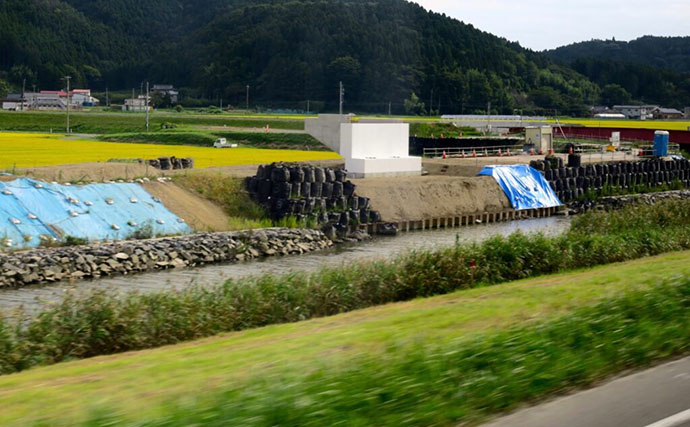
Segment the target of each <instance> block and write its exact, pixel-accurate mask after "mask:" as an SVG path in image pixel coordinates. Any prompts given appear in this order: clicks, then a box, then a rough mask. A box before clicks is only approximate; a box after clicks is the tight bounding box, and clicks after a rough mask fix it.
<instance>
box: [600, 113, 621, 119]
mask: <svg viewBox="0 0 690 427" xmlns="http://www.w3.org/2000/svg"><path fill="white" fill-rule="evenodd" d="M594 118H595V119H619V120H620V119H627V117H625V114H621V113H599V114H595V115H594Z"/></svg>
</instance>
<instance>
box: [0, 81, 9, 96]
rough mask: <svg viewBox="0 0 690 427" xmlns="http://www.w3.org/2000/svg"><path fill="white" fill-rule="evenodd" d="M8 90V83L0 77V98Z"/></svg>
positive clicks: (5, 94)
mask: <svg viewBox="0 0 690 427" xmlns="http://www.w3.org/2000/svg"><path fill="white" fill-rule="evenodd" d="M9 92H10V85H9V83H7V82H6V81H4V80H3V79H0V98H4V97H6V96H7V94H8V93H9Z"/></svg>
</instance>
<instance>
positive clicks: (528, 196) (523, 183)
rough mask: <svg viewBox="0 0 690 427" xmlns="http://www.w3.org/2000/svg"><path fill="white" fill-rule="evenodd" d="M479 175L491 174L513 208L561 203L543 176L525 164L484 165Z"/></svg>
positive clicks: (557, 204) (553, 205)
mask: <svg viewBox="0 0 690 427" xmlns="http://www.w3.org/2000/svg"><path fill="white" fill-rule="evenodd" d="M479 175H487V176H493V177H494V178H495V179H496V181H498V184H499V185H500V186H501V188H503V191H504V192H505V193H506V196H508V200H510V204H511V205H512V206H513V208H514V209H515V210H524V209H536V208H552V207H556V206H560V205H561V201H560V200H558V197H557V196H556V193H555V192H554V191H553V189H552V188H551V187H550V186H549V183H548V182H547V181H546V179H544V176H543V175H542V174H541V173H540V172H539V171H538V170H536V169H533V168H531V167H529V166H527V165H512V166H486V167H485V168H484V169H482V170H481V172H479Z"/></svg>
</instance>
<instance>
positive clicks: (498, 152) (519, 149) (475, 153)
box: [422, 144, 536, 158]
mask: <svg viewBox="0 0 690 427" xmlns="http://www.w3.org/2000/svg"><path fill="white" fill-rule="evenodd" d="M521 154H525V153H524V152H523V145H522V144H519V145H512V146H505V145H494V146H490V147H439V148H424V149H423V151H422V155H423V156H424V157H443V156H444V155H445V156H446V157H460V158H464V157H509V156H516V155H521ZM535 154H536V153H535Z"/></svg>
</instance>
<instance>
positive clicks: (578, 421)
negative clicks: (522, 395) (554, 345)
mask: <svg viewBox="0 0 690 427" xmlns="http://www.w3.org/2000/svg"><path fill="white" fill-rule="evenodd" d="M486 426H487V427H488V426H490V427H508V426H510V427H521V426H525V427H526V426H529V427H546V426H549V427H551V426H558V427H620V426H625V427H690V357H686V358H684V359H680V360H677V361H674V362H670V363H666V364H664V365H659V366H657V367H655V368H651V369H648V370H646V371H642V372H639V373H636V374H633V375H629V376H626V377H621V378H618V379H616V380H613V381H611V382H609V383H606V384H604V385H601V386H599V387H596V388H593V389H590V390H586V391H582V392H579V393H576V394H573V395H570V396H565V397H562V398H558V399H556V400H553V401H551V402H547V403H544V404H542V405H538V406H534V407H531V408H526V409H523V410H520V411H518V412H515V413H513V414H510V415H507V416H505V417H502V418H498V419H496V420H495V421H493V422H491V423H489V424H487V425H486Z"/></svg>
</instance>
